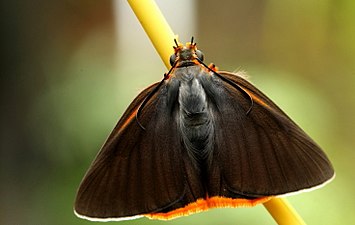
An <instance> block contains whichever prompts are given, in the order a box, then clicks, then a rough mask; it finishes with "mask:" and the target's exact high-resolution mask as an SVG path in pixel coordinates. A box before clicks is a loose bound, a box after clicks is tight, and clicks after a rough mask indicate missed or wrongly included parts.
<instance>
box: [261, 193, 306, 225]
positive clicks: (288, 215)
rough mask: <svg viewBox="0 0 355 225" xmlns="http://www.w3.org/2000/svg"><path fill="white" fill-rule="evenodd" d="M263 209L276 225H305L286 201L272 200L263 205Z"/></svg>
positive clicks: (280, 199)
mask: <svg viewBox="0 0 355 225" xmlns="http://www.w3.org/2000/svg"><path fill="white" fill-rule="evenodd" d="M264 206H265V208H266V209H267V211H269V213H270V214H271V216H272V217H273V218H274V220H275V221H276V222H277V223H278V224H280V225H281V224H290V225H292V224H295V225H296V224H298V225H306V223H305V222H304V221H303V220H302V218H301V217H300V216H299V215H298V214H297V212H296V211H295V209H293V208H292V206H291V205H290V203H289V202H288V201H287V200H286V199H282V198H272V199H271V200H269V201H267V202H265V203H264Z"/></svg>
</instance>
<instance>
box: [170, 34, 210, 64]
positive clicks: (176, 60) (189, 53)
mask: <svg viewBox="0 0 355 225" xmlns="http://www.w3.org/2000/svg"><path fill="white" fill-rule="evenodd" d="M175 44H176V46H174V51H175V53H174V54H173V55H171V56H170V65H171V66H175V67H187V66H192V65H196V64H198V63H199V61H203V58H204V56H203V53H202V52H201V51H200V50H198V49H197V47H196V43H194V42H193V38H192V39H191V42H188V43H186V45H182V44H179V43H178V42H177V41H176V40H175Z"/></svg>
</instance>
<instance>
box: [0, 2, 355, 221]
mask: <svg viewBox="0 0 355 225" xmlns="http://www.w3.org/2000/svg"><path fill="white" fill-rule="evenodd" d="M158 3H159V6H161V8H162V10H163V12H164V14H165V15H166V17H167V18H168V21H169V23H171V25H172V28H173V29H174V31H175V32H176V33H178V34H179V35H180V40H181V41H182V42H187V41H188V40H189V37H190V36H192V35H194V36H195V40H196V42H197V43H198V46H199V48H200V49H202V50H203V51H204V53H205V58H206V60H205V61H206V62H207V63H209V62H214V63H215V64H216V65H217V66H218V67H219V68H220V69H221V70H228V71H235V70H238V69H241V70H245V71H247V72H248V73H249V75H250V76H251V80H252V82H254V83H255V85H256V86H257V87H259V88H260V89H261V90H263V91H264V92H265V93H266V94H268V95H269V96H270V97H271V98H272V99H273V100H274V101H275V102H276V103H277V104H278V105H280V106H281V108H282V109H284V110H285V111H286V112H287V113H288V114H289V115H290V116H291V117H292V118H293V119H294V120H295V121H296V122H297V123H298V124H299V125H300V126H301V127H302V128H303V129H304V130H305V131H306V132H307V133H308V134H309V135H310V136H311V137H313V138H314V139H315V140H316V141H317V142H318V143H319V144H320V145H321V146H322V147H323V148H324V150H325V152H326V153H327V154H328V156H329V157H330V159H331V160H332V162H333V164H334V167H335V169H336V172H337V177H336V179H335V180H334V181H333V182H332V183H330V184H329V185H327V186H326V187H324V188H322V189H319V190H316V191H314V192H310V193H304V194H300V195H297V196H292V197H289V198H288V200H289V201H290V202H291V203H292V205H293V206H294V207H295V208H296V210H297V211H298V212H299V213H300V214H301V216H302V217H303V218H304V220H305V221H306V222H307V223H308V224H351V223H353V222H354V221H355V215H354V212H355V201H354V200H355V182H354V180H355V175H354V174H355V173H354V170H355V151H354V146H355V136H354V134H355V132H354V130H355V121H354V115H355V95H354V93H353V92H354V88H355V1H353V0H337V1H335V0H323V1H316V0H308V1H289V0H286V1H276V0H259V1H256V0H252V1H250V0H241V1H232V0H228V1H212V0H204V1H188V0H185V1H178V0H175V1H163V0H160V1H158ZM0 15H1V28H2V32H1V38H2V50H1V53H2V60H1V61H2V67H1V92H2V93H1V100H2V104H1V105H2V109H1V155H0V157H1V159H0V160H1V162H0V163H1V165H0V168H1V171H0V172H1V186H0V194H1V195H0V224H4V225H57V224H58V225H62V224H78V225H81V224H100V223H95V222H89V221H85V220H82V219H78V218H76V217H75V216H74V214H73V211H72V205H73V201H74V197H75V194H76V189H77V187H78V185H79V183H80V181H81V179H82V177H83V175H84V173H85V171H86V169H87V168H88V166H89V165H90V163H91V161H92V160H93V158H94V156H95V155H96V153H97V151H98V150H99V149H100V146H101V144H102V143H103V142H104V140H105V138H106V136H107V135H108V134H109V132H110V131H111V129H112V128H113V126H114V125H115V124H116V122H117V120H118V119H119V117H120V115H121V114H122V113H123V111H124V110H125V108H126V107H127V106H128V104H129V103H130V102H131V100H132V99H133V98H134V97H135V96H136V95H137V94H138V93H139V91H140V90H141V89H143V88H144V87H145V86H147V85H149V84H151V83H153V82H155V81H158V80H160V79H161V78H162V76H163V73H164V72H166V69H165V68H164V66H163V64H162V62H161V61H160V59H159V57H158V56H157V54H156V52H155V50H154V48H153V47H152V46H151V44H150V42H149V40H148V38H147V37H146V36H145V34H144V32H143V31H142V28H141V27H140V26H139V24H138V21H137V20H136V19H135V18H134V15H133V12H132V11H131V10H130V9H129V7H128V6H127V4H126V1H124V0H116V1H93V0H86V1H83V0H82V1H80V0H76V1H74V0H61V1H58V0H52V1H45V0H36V1H29V0H23V1H6V2H5V1H2V3H1V13H0ZM115 223H117V222H115ZM115 223H114V222H109V223H107V224H115ZM200 223H201V224H224V225H228V224H239V225H243V224H275V222H274V221H273V219H272V218H271V216H270V215H269V214H268V213H267V211H266V210H265V209H264V208H263V206H257V207H254V208H247V209H244V208H240V209H215V210H210V211H208V212H205V213H200V214H195V215H192V216H189V217H183V218H180V219H176V220H173V221H169V222H161V221H152V220H148V219H139V220H133V221H127V222H120V224H200Z"/></svg>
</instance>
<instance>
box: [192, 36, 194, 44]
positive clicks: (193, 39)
mask: <svg viewBox="0 0 355 225" xmlns="http://www.w3.org/2000/svg"><path fill="white" fill-rule="evenodd" d="M193 44H194V36H192V37H191V45H193Z"/></svg>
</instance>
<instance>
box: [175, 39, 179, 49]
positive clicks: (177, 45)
mask: <svg viewBox="0 0 355 225" xmlns="http://www.w3.org/2000/svg"><path fill="white" fill-rule="evenodd" d="M174 42H175V44H176V47H179V44H178V42H177V40H176V38H174Z"/></svg>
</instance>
